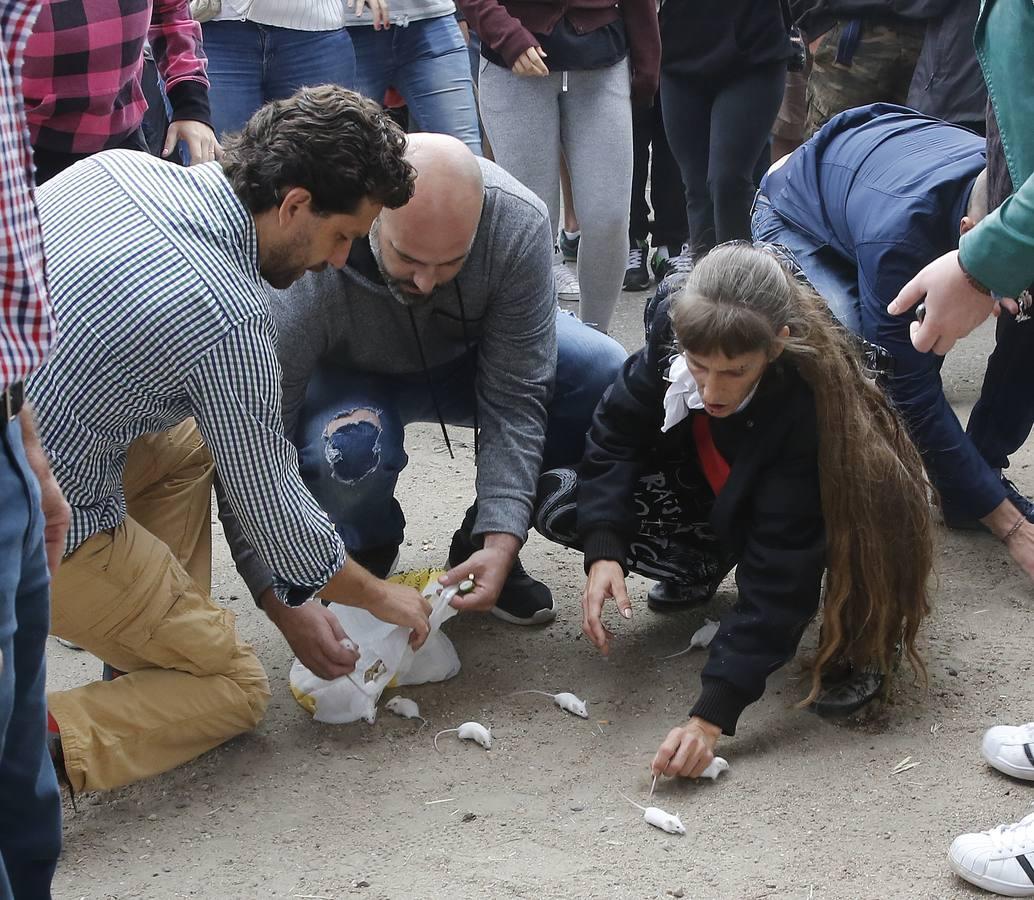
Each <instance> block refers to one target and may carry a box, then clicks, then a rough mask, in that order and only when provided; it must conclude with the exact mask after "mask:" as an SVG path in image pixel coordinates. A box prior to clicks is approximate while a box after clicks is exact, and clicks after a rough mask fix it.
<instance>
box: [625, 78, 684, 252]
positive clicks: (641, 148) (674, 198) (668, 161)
mask: <svg viewBox="0 0 1034 900" xmlns="http://www.w3.org/2000/svg"><path fill="white" fill-rule="evenodd" d="M651 144H652V145H653V158H652V159H651V157H650V146H651ZM647 181H649V183H650V203H649V204H648V203H647V202H646V184H647ZM650 205H652V206H653V224H652V227H651V223H650ZM651 234H652V235H653V241H652V243H653V246H654V247H660V246H665V247H669V248H673V249H674V250H675V251H676V252H677V251H678V250H679V248H681V246H682V245H683V244H684V243H685V241H686V234H687V227H686V192H685V189H684V188H683V187H682V173H681V172H680V171H679V164H678V163H677V162H675V157H674V156H672V153H671V148H670V147H669V146H668V136H667V135H666V134H665V132H664V114H663V113H662V111H661V98H660V96H659V95H658V96H657V97H656V98H654V103H653V106H651V107H650V108H649V109H643V108H642V107H633V108H632V205H631V209H630V215H629V220H628V238H629V244H632V243H634V242H635V241H645V240H646V239H647V238H648V237H650V235H651Z"/></svg>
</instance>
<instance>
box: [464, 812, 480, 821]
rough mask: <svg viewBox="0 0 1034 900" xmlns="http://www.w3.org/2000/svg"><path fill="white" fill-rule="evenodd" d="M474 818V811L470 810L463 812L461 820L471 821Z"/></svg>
mask: <svg viewBox="0 0 1034 900" xmlns="http://www.w3.org/2000/svg"><path fill="white" fill-rule="evenodd" d="M476 818H477V816H476V815H475V814H474V813H471V812H469V813H464V814H463V819H462V821H464V822H473V821H474V820H475V819H476Z"/></svg>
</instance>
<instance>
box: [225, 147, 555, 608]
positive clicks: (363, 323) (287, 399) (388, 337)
mask: <svg viewBox="0 0 1034 900" xmlns="http://www.w3.org/2000/svg"><path fill="white" fill-rule="evenodd" d="M478 163H479V164H480V166H481V170H482V174H483V175H484V180H485V202H484V207H483V209H482V212H481V221H480V223H479V225H478V229H477V233H476V235H475V237H474V243H473V244H472V246H471V250H470V254H469V256H468V257H467V259H466V261H465V262H464V264H463V268H462V269H460V272H459V275H457V277H456V278H455V279H454V280H453V281H451V282H449V283H448V284H445V285H442V286H440V287H438V288H436V289H435V291H434V293H433V294H432V295H431V296H430V297H428V298H426V299H422V298H421V299H417V300H416V302H413V301H412V300H411V301H410V302H411V303H412V306H411V307H408V308H407V306H405V305H403V303H402V302H400V300H399V299H397V298H396V295H395V294H394V293H393V292H392V290H391V289H389V287H387V286H386V285H385V284H384V282H383V281H382V280H381V278H380V277H379V273H378V268H377V264H376V263H375V262H374V260H373V258H372V256H371V255H370V253H369V249H368V248H365V247H363V246H360V245H357V246H356V247H354V248H353V253H352V257H351V258H350V260H349V264H348V265H347V266H346V267H345V268H344V269H340V270H337V269H327V270H326V271H324V272H320V273H311V272H310V273H309V274H308V275H306V276H305V277H304V278H302V279H301V280H300V281H298V282H297V283H296V284H295V285H293V286H292V287H291V288H289V289H288V290H286V291H272V290H271V291H270V292H269V293H270V306H271V310H272V313H273V319H274V321H275V322H276V325H277V331H278V334H279V337H278V341H277V356H278V357H279V359H280V365H281V367H282V368H283V391H284V394H283V398H284V399H283V403H284V428H285V432H286V433H287V434H288V435H292V434H294V433H295V430H296V426H297V423H298V415H299V412H300V410H301V407H302V403H303V401H304V399H305V390H306V387H307V386H308V383H309V379H310V377H311V376H312V373H313V372H314V370H315V369H316V367H317V365H318V364H329V365H340V366H342V367H344V368H346V369H348V370H349V371H352V372H359V373H372V374H378V375H387V376H391V375H403V374H411V373H414V372H417V373H418V372H420V370H421V365H420V359H421V353H420V350H421V347H422V348H423V353H424V356H425V357H426V359H427V364H428V366H429V367H431V368H434V367H435V366H439V365H442V364H444V363H448V362H451V361H453V360H455V359H457V358H459V357H461V356H463V355H464V354H465V353H466V352H467V345H466V343H465V338H464V330H463V319H464V318H465V319H466V330H467V337H468V338H469V340H470V342H471V344H473V345H476V347H477V352H478V353H477V360H478V362H477V366H478V368H477V383H476V385H475V389H476V394H477V411H478V420H479V423H480V425H481V433H480V450H479V454H478V466H477V477H476V488H477V498H478V517H477V521H476V522H475V525H474V533H475V534H486V533H489V532H503V533H506V534H513V535H516V536H517V537H518V538H519V539H520V540H522V541H523V540H524V539H525V537H526V536H527V533H528V524H529V522H530V521H531V512H532V504H533V502H534V498H535V488H536V483H537V481H538V475H539V468H540V466H541V463H542V449H543V445H544V443H545V428H546V403H547V401H548V400H549V397H550V393H551V391H552V388H553V380H554V377H555V375H556V354H557V345H556V309H557V301H556V288H555V286H554V284H553V268H552V263H553V239H552V233H551V229H550V227H549V218H548V216H547V213H546V208H545V206H544V205H543V203H542V201H541V200H539V199H538V197H536V196H535V195H534V194H532V192H531V191H529V190H528V189H527V188H526V187H524V186H523V185H522V184H521V183H520V182H518V181H517V180H516V179H515V178H513V177H512V176H510V175H508V174H507V173H506V172H505V171H503V170H502V169H501V168H499V166H497V165H496V164H495V163H492V162H489V161H488V160H485V159H479V160H478ZM371 241H372V242H373V246H374V249H376V243H375V242H376V235H375V234H374V235H373V236H372V237H371ZM363 250H366V253H365V255H364V254H363V253H362V251H363ZM364 273H365V274H364ZM461 299H462V310H463V312H462V313H461ZM410 309H412V313H413V318H414V320H415V322H416V329H417V333H418V334H419V346H418V343H417V336H416V335H415V334H414V331H413V324H412V323H411V322H410V317H409V311H410ZM464 314H465V315H464ZM217 493H218V492H217ZM220 501H221V498H220ZM220 518H221V519H222V521H223V527H224V531H225V534H226V540H227V543H228V544H229V545H230V550H231V552H232V553H233V558H234V562H235V563H236V564H237V569H238V571H239V572H240V574H241V577H242V578H243V579H244V581H245V582H246V583H247V585H248V587H249V589H250V590H251V592H252V593H253V594H254V595H255V597H256V598H257V597H258V596H259V595H260V594H261V593H262V592H263V591H264V590H265V589H266V588H267V587H268V586H269V585H270V583H271V581H272V576H271V575H270V574H269V571H268V569H267V568H266V566H265V565H264V563H263V562H262V560H260V559H259V558H258V557H257V556H256V554H255V552H254V550H252V548H251V547H250V546H249V544H248V543H247V541H246V540H245V539H244V537H243V534H242V533H241V531H240V528H239V526H238V525H237V523H236V521H235V520H234V518H233V515H232V513H231V512H230V511H229V510H228V508H227V507H226V505H225V504H224V503H222V502H220Z"/></svg>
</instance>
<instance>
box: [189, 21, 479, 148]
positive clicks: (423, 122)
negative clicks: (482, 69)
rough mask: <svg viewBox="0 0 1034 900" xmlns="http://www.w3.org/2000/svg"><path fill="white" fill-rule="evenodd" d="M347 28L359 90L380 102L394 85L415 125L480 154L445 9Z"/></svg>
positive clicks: (460, 45)
mask: <svg viewBox="0 0 1034 900" xmlns="http://www.w3.org/2000/svg"><path fill="white" fill-rule="evenodd" d="M348 31H349V34H351V35H352V43H353V44H354V45H355V59H356V66H357V68H358V80H359V92H360V93H362V94H365V95H366V96H367V97H370V98H371V99H373V100H376V101H377V102H378V103H383V102H384V92H385V91H386V90H387V89H388V88H389V87H394V88H396V89H397V90H398V92H399V93H400V94H402V96H403V98H404V99H405V101H406V104H407V105H408V106H409V112H410V114H411V115H412V117H413V119H414V121H415V123H416V125H417V127H418V129H419V130H420V131H432V132H435V133H437V134H451V135H452V136H453V137H455V138H459V139H460V140H461V141H463V143H464V144H466V145H467V146H468V147H470V149H471V150H472V151H473V152H474V153H475V154H476V155H478V156H480V155H481V129H480V127H479V126H478V114H477V104H476V103H475V102H474V81H473V79H472V78H471V77H470V61H469V58H468V56H467V45H466V44H465V43H464V42H463V34H462V32H460V26H459V25H458V24H457V23H456V19H455V18H454V17H453V15H452V14H451V13H450V14H449V15H445V16H438V17H436V18H434V19H418V20H417V21H415V22H410V23H409V24H408V25H392V26H391V28H384V29H381V30H380V31H375V30H374V28H373V26H372V25H356V26H353V27H351V28H349V29H348ZM206 49H207V45H206Z"/></svg>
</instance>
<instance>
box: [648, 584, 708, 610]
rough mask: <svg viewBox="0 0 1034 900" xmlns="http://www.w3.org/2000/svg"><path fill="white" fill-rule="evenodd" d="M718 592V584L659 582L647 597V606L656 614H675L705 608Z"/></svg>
mask: <svg viewBox="0 0 1034 900" xmlns="http://www.w3.org/2000/svg"><path fill="white" fill-rule="evenodd" d="M717 590H718V585H717V584H714V583H712V584H690V585H682V584H678V583H677V582H674V581H658V582H657V583H656V584H655V585H654V586H653V587H652V588H650V590H649V592H648V593H647V595H646V605H647V606H648V607H649V608H650V609H652V610H653V611H654V612H674V611H677V610H680V609H689V608H690V607H693V606H703V605H704V604H705V603H707V602H708V601H709V600H710V599H711V598H712V597H713V596H714V595H715V592H716V591H717Z"/></svg>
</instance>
